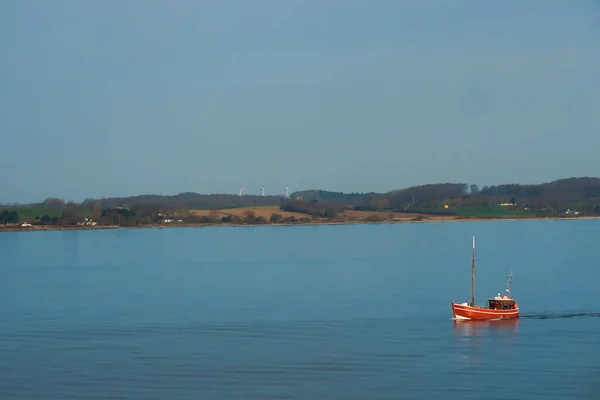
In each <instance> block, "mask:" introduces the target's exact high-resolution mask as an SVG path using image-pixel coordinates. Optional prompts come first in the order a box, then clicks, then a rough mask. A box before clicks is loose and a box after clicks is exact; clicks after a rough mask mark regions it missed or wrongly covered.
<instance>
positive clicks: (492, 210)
mask: <svg viewBox="0 0 600 400" xmlns="http://www.w3.org/2000/svg"><path fill="white" fill-rule="evenodd" d="M453 211H454V212H456V215H459V216H461V217H475V218H511V217H520V218H527V217H529V218H532V217H535V216H536V214H535V213H534V212H531V211H527V210H518V209H515V208H511V207H501V206H500V207H457V208H455V209H453Z"/></svg>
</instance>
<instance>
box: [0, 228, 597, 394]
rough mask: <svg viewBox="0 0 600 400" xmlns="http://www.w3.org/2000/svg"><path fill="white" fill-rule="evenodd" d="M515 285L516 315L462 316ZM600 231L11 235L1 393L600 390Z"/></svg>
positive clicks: (5, 239) (3, 277) (0, 286)
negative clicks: (471, 304) (456, 304)
mask: <svg viewBox="0 0 600 400" xmlns="http://www.w3.org/2000/svg"><path fill="white" fill-rule="evenodd" d="M473 235H475V236H476V237H477V255H476V257H477V275H476V277H477V288H476V301H477V302H479V303H484V302H485V300H486V298H487V297H489V296H493V295H496V294H497V293H498V292H502V291H503V290H504V287H505V280H504V277H505V275H506V274H507V273H508V272H510V270H512V271H513V274H514V280H513V284H512V294H513V296H514V297H515V299H516V300H517V301H518V303H519V306H520V309H521V313H522V315H523V318H521V319H520V320H518V321H505V322H496V323H489V322H488V323H479V324H474V323H468V322H467V323H457V322H454V321H453V320H452V319H451V317H452V311H451V307H450V303H451V301H453V300H454V301H461V302H462V301H467V300H468V299H469V297H470V290H471V269H470V268H471V237H472V236H473ZM599 244H600V221H598V220H582V221H517V222H508V221H507V222H483V223H471V222H461V223H436V224H390V225H349V226H317V227H251V228H202V229H185V228H181V229H162V230H154V229H139V230H136V229H132V230H126V229H122V230H111V231H63V232H23V233H0V254H1V263H0V399H408V398H410V399H546V400H547V399H565V398H569V399H598V398H600V303H599V302H598V301H597V298H598V297H597V293H598V291H599V289H600V268H599V263H600V259H599V258H598V246H599Z"/></svg>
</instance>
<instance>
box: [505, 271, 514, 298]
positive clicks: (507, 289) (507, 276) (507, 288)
mask: <svg viewBox="0 0 600 400" xmlns="http://www.w3.org/2000/svg"><path fill="white" fill-rule="evenodd" d="M512 275H513V274H512V270H511V271H510V275H506V291H507V292H508V298H509V299H510V298H511V297H510V283H511V282H512Z"/></svg>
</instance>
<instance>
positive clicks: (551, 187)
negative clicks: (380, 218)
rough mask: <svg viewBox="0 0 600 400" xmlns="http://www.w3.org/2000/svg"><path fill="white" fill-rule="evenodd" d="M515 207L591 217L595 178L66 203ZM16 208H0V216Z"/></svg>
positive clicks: (599, 190)
mask: <svg viewBox="0 0 600 400" xmlns="http://www.w3.org/2000/svg"><path fill="white" fill-rule="evenodd" d="M507 202H510V203H515V205H516V204H518V205H519V206H524V205H526V206H527V207H528V208H540V209H542V208H554V209H558V208H560V207H576V208H578V209H581V210H583V211H586V212H588V213H594V212H596V210H598V209H599V207H600V178H595V177H581V178H567V179H560V180H556V181H553V182H547V183H541V184H528V185H523V184H503V185H495V186H484V187H482V188H479V187H478V186H477V185H469V184H467V183H437V184H427V185H420V186H414V187H408V188H404V189H399V190H394V191H391V192H388V193H372V192H371V193H341V192H333V191H326V190H303V191H298V192H294V193H292V194H291V195H290V197H289V198H288V199H286V198H284V197H283V196H282V195H271V196H264V197H263V196H257V195H244V196H238V195H234V194H198V193H189V192H188V193H180V194H177V195H171V196H165V195H151V194H150V195H139V196H133V197H119V198H118V197H114V198H102V199H87V200H85V201H83V202H82V203H79V204H73V203H68V204H69V205H70V206H71V207H77V208H78V209H80V210H91V209H92V208H96V209H98V208H100V209H113V208H117V207H125V208H136V209H139V208H144V207H151V208H153V209H157V210H158V209H160V210H163V211H169V210H181V211H183V210H210V209H229V208H239V207H261V206H278V207H281V208H282V209H290V210H291V209H306V208H309V209H315V207H317V204H318V205H319V206H318V208H321V209H325V208H336V209H349V208H350V209H352V208H353V209H355V210H373V211H383V210H386V211H387V210H389V211H404V210H408V211H410V209H415V208H421V209H423V208H439V207H445V206H446V205H448V204H450V205H452V206H455V207H466V206H489V205H494V204H497V203H507ZM17 207H18V206H15V205H11V206H4V207H0V208H2V209H3V210H7V209H10V210H12V209H15V208H17ZM20 207H23V206H22V205H21V206H20ZM28 207H39V208H40V209H47V210H55V211H60V210H62V209H64V208H65V201H64V200H62V199H46V200H45V201H44V202H42V203H40V204H31V205H28Z"/></svg>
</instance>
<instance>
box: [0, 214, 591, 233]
mask: <svg viewBox="0 0 600 400" xmlns="http://www.w3.org/2000/svg"><path fill="white" fill-rule="evenodd" d="M591 219H600V216H582V217H539V218H537V217H523V218H514V217H507V218H477V217H473V218H469V217H465V218H443V217H428V218H424V219H422V220H413V219H395V220H383V221H365V220H346V221H310V222H295V223H267V224H244V223H242V224H234V223H230V222H221V223H212V224H211V223H206V224H185V223H173V224H169V225H165V224H148V225H137V226H118V225H96V226H81V225H80V226H77V225H32V226H20V225H4V226H0V232H48V231H94V230H108V229H176V228H219V227H236V228H239V227H253V226H256V227H260V226H263V227H266V226H277V227H293V226H320V225H381V224H406V223H409V224H421V223H440V222H446V223H447V222H492V221H573V220H591Z"/></svg>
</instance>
